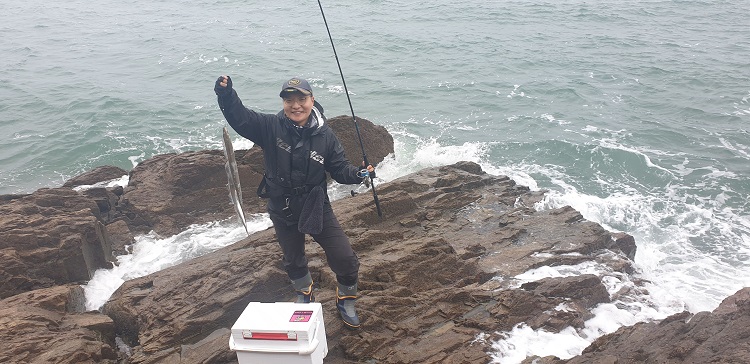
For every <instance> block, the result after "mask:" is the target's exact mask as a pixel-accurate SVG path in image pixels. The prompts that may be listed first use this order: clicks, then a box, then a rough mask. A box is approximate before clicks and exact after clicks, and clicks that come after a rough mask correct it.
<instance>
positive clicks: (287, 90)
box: [279, 87, 312, 97]
mask: <svg viewBox="0 0 750 364" xmlns="http://www.w3.org/2000/svg"><path fill="white" fill-rule="evenodd" d="M295 92H299V93H301V94H303V95H305V96H310V95H312V92H310V91H307V90H305V89H303V88H298V87H288V88H285V89H283V90H281V92H279V96H280V97H284V95H288V94H291V93H295Z"/></svg>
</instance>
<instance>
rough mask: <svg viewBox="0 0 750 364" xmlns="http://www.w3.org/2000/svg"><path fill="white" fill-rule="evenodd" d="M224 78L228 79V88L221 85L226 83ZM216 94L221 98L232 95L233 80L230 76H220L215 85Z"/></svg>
mask: <svg viewBox="0 0 750 364" xmlns="http://www.w3.org/2000/svg"><path fill="white" fill-rule="evenodd" d="M224 77H226V78H227V86H226V87H224V86H222V85H221V81H224ZM214 92H215V93H216V95H217V96H219V97H223V96H226V95H231V94H232V78H231V77H229V76H220V77H219V78H218V79H216V84H214Z"/></svg>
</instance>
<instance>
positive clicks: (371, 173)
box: [369, 169, 375, 179]
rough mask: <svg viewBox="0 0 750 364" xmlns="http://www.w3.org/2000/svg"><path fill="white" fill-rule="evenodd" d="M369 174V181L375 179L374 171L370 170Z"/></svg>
mask: <svg viewBox="0 0 750 364" xmlns="http://www.w3.org/2000/svg"><path fill="white" fill-rule="evenodd" d="M369 173H370V179H373V178H375V170H374V169H373V170H372V172H369Z"/></svg>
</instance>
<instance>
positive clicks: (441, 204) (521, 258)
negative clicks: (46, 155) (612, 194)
mask: <svg viewBox="0 0 750 364" xmlns="http://www.w3.org/2000/svg"><path fill="white" fill-rule="evenodd" d="M343 121H344V122H346V118H344V120H343ZM348 121H349V122H350V121H351V120H350V118H349V119H348ZM351 139H352V138H347V140H351ZM357 147H358V145H357ZM387 149H388V148H387V146H386V148H385V149H382V151H383V152H385V151H386V150H387ZM390 150H391V152H392V144H391V145H390ZM237 152H238V153H237V159H238V164H239V165H240V174H241V175H242V178H243V180H242V182H243V188H244V189H245V191H243V192H244V196H245V199H246V201H245V203H246V210H247V212H255V211H258V212H259V211H262V210H263V209H264V205H263V202H262V200H259V199H257V198H255V194H254V192H255V191H254V189H255V187H256V186H257V179H258V178H259V176H260V173H262V169H260V168H261V167H260V166H261V159H260V154H259V153H260V151H259V150H254V149H251V150H249V151H237ZM348 154H349V153H348ZM374 154H375V153H374ZM386 154H387V153H386ZM353 156H358V155H357V154H356V152H351V154H349V158H350V159H352V160H354V159H355V158H354V157H353ZM382 156H383V157H385V154H383V155H382ZM371 158H372V159H375V158H374V157H372V156H371ZM381 160H382V158H381ZM371 162H373V163H374V162H375V161H373V160H371ZM223 164H224V159H223V153H222V152H221V151H202V152H190V153H183V154H179V155H164V156H156V157H154V158H152V159H149V160H147V161H144V162H143V163H141V164H140V165H139V166H138V167H136V168H135V169H134V170H133V171H131V172H130V178H131V180H130V184H129V185H128V187H126V188H124V189H122V188H120V189H117V188H98V189H90V190H84V191H80V192H76V191H73V190H71V189H70V188H60V189H44V190H39V191H37V192H35V193H34V194H31V195H5V196H2V197H1V198H0V212H2V214H1V215H0V234H1V235H0V236H1V238H0V244H2V245H1V246H0V253H1V254H2V255H1V256H0V259H2V262H1V263H2V264H0V275H2V278H3V280H2V282H4V283H3V286H2V287H1V288H2V290H0V292H2V294H3V296H1V297H0V298H2V301H0V304H2V306H1V307H0V335H2V336H0V340H2V342H3V345H0V362H9V363H13V362H29V363H38V362H56V363H235V362H237V358H236V354H235V353H234V352H232V351H230V350H229V348H228V345H227V341H228V338H229V332H230V328H231V326H232V324H233V323H234V322H235V321H236V319H237V318H238V317H239V315H240V313H241V312H242V310H243V309H244V308H245V307H246V306H247V304H248V303H249V302H253V301H264V302H273V301H291V300H293V299H294V297H293V292H292V290H291V287H290V285H289V282H288V279H287V277H286V273H285V272H284V271H283V269H282V268H281V251H280V249H279V247H278V244H277V243H276V241H275V239H274V233H273V229H268V230H265V231H261V232H258V233H256V234H253V235H252V236H251V237H248V238H246V239H243V240H241V241H239V242H237V243H235V244H233V245H230V246H227V247H225V248H222V249H220V250H217V251H215V252H212V253H209V254H206V255H203V256H201V257H198V258H195V259H193V260H190V261H188V262H184V263H182V264H179V265H177V266H174V267H171V268H167V269H164V270H162V271H159V272H156V273H153V274H150V275H147V276H144V277H140V278H136V279H132V280H129V281H127V282H125V283H124V284H123V285H122V286H121V287H120V288H119V289H118V290H117V292H115V294H114V295H113V296H112V297H111V299H110V300H109V302H108V303H107V304H106V305H105V306H104V307H103V308H102V310H101V312H99V311H94V312H84V311H85V308H84V304H83V302H84V301H83V300H84V298H83V293H82V289H81V287H80V284H82V283H85V281H86V280H88V279H89V277H90V274H91V273H92V271H93V270H95V269H96V268H98V267H107V266H108V265H109V260H111V258H112V254H111V253H109V251H111V250H112V249H114V250H115V251H118V252H126V249H125V247H126V246H127V245H128V244H129V243H132V241H133V236H134V235H136V234H138V233H142V232H143V231H146V230H148V229H154V230H156V231H157V232H159V233H161V234H169V233H171V232H172V231H179V230H180V229H182V228H184V227H185V226H187V225H184V224H186V223H187V222H188V221H192V222H193V223H195V222H200V221H211V220H212V219H217V218H225V217H228V216H230V215H231V214H232V211H231V208H232V207H231V205H230V204H229V203H228V197H227V192H226V177H225V174H224V170H223ZM115 174H116V173H115ZM108 176H111V175H108ZM102 178H103V177H102ZM253 178H256V179H253ZM91 182H93V183H91ZM96 182H100V181H96V178H94V179H88V180H86V184H94V183H96ZM146 191H148V192H146ZM378 194H379V198H380V203H381V206H382V210H383V212H384V217H383V218H380V217H378V216H377V214H376V212H375V208H374V203H373V200H372V195H371V194H369V193H363V194H359V195H356V196H353V197H348V198H344V199H341V200H338V201H334V202H333V207H334V210H335V211H336V214H337V216H338V218H339V221H340V222H341V224H342V226H343V227H344V229H345V230H346V232H347V234H348V235H349V237H350V239H351V242H352V244H353V246H354V248H355V250H356V251H357V253H358V255H359V257H360V262H361V268H360V282H359V287H360V290H361V297H360V299H359V300H358V302H357V307H358V311H359V315H360V318H361V319H362V321H363V324H362V327H361V328H360V329H359V330H356V331H353V330H349V329H347V328H345V327H344V326H343V324H342V323H341V322H340V320H339V318H338V313H337V312H336V309H335V296H334V294H335V287H336V281H335V277H334V275H333V273H332V272H331V271H330V269H329V268H328V265H327V262H326V257H325V254H323V252H322V250H321V249H320V248H319V247H318V246H317V244H315V243H314V242H313V241H312V240H310V239H308V243H309V244H308V246H307V251H308V257H309V260H310V269H311V273H312V275H313V278H314V281H315V290H316V297H317V300H318V301H319V302H321V303H322V305H323V310H324V319H325V323H326V329H327V339H328V346H329V353H328V356H327V358H326V360H325V362H326V363H332V364H334V363H353V362H360V363H486V362H489V361H491V359H492V357H491V354H490V352H491V350H492V349H491V343H492V340H496V339H498V338H499V336H498V332H505V331H510V330H512V329H513V327H515V326H516V325H518V324H525V325H528V326H529V327H531V328H534V329H540V328H543V329H545V330H547V331H551V332H558V331H560V330H562V329H565V328H567V327H574V328H581V327H583V324H584V322H585V320H587V319H588V318H590V317H591V316H592V314H591V309H592V308H593V307H595V306H596V305H597V304H600V303H606V302H610V301H611V300H612V299H613V297H610V294H609V293H607V289H606V287H605V284H604V283H603V282H602V280H601V278H600V277H598V276H596V275H590V274H589V275H580V276H572V277H558V278H545V279H541V280H536V281H530V282H526V283H523V284H521V283H520V282H518V281H517V280H516V279H515V278H514V277H515V276H517V275H519V274H521V273H524V272H527V271H529V270H531V269H534V268H539V267H545V266H558V265H576V264H581V263H587V262H589V263H592V264H594V263H595V264H598V265H600V266H602V267H606V269H608V270H609V271H611V272H614V273H616V274H630V273H632V272H633V271H634V268H633V266H632V260H631V259H632V258H633V256H634V254H635V241H634V240H633V239H632V237H631V236H629V235H627V234H623V233H617V234H613V233H610V232H608V231H606V230H605V229H603V228H602V227H601V226H599V225H598V224H595V223H592V222H589V221H586V220H585V219H583V217H582V216H581V214H580V213H578V212H577V211H575V210H574V209H572V208H570V207H563V208H559V209H554V210H543V211H537V210H536V209H534V208H533V206H534V204H535V203H536V202H539V201H541V200H542V199H543V198H544V192H543V191H530V190H529V189H528V188H526V187H523V186H519V185H516V184H515V182H514V181H512V180H511V179H509V178H507V177H504V176H492V175H489V174H486V173H484V172H483V171H482V170H481V168H480V167H479V166H478V165H477V164H474V163H470V162H460V163H456V164H454V165H450V166H444V167H439V168H432V169H426V170H422V171H419V172H417V173H414V174H411V175H408V176H405V177H402V178H399V179H397V180H394V181H390V182H389V183H384V184H382V185H378ZM225 200H226V201H225ZM108 249H109V250H108ZM87 257H88V258H87ZM66 262H68V263H67V264H66ZM73 262H78V263H75V264H73ZM76 267H77V269H74V268H76ZM749 296H750V294H749V293H748V291H747V289H745V290H742V291H740V292H738V293H737V294H736V295H735V296H733V297H730V298H728V299H727V300H726V301H725V302H724V303H723V304H722V305H721V306H720V307H719V308H717V309H716V310H715V311H714V312H702V313H699V314H696V315H691V314H689V313H683V314H678V315H674V316H672V317H670V318H667V319H665V320H663V321H661V322H652V323H641V324H637V325H634V326H632V327H624V328H621V329H620V330H618V331H617V332H615V333H613V334H609V335H606V336H603V337H602V338H600V339H598V340H597V341H595V342H594V343H593V344H592V345H591V346H590V347H589V348H588V349H586V351H585V352H584V353H583V354H582V355H580V356H578V357H575V358H572V359H569V360H560V359H558V358H554V357H547V358H529V359H527V360H526V362H528V363H532V362H534V363H636V362H651V363H682V362H685V363H697V362H718V363H730V362H731V363H735V362H747V353H748V352H749V350H750V349H749V348H748V345H749V344H748V341H747V337H748V336H749V335H750V334H748V329H747V327H748V319H750V314H749V312H750V311H748V307H750V306H748V302H749V300H748V297H749ZM560 307H564V309H560ZM121 349H122V350H121Z"/></svg>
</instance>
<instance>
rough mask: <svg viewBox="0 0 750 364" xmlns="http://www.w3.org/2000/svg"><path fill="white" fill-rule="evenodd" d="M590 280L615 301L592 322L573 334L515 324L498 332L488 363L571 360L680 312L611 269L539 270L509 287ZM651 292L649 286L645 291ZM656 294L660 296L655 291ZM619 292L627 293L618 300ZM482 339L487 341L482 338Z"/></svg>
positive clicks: (564, 308) (671, 302)
mask: <svg viewBox="0 0 750 364" xmlns="http://www.w3.org/2000/svg"><path fill="white" fill-rule="evenodd" d="M583 274H593V275H596V276H598V277H600V279H601V280H602V283H603V284H604V286H605V287H606V288H607V292H608V293H609V294H610V296H611V297H613V298H615V300H614V301H613V302H611V303H603V304H599V305H597V306H596V307H594V309H593V310H592V311H591V312H592V314H593V315H594V317H592V318H591V319H589V320H587V321H586V322H585V324H584V327H583V328H581V329H576V328H573V327H567V328H564V329H563V330H561V331H560V332H549V331H546V330H544V329H538V330H534V329H532V328H531V327H529V326H527V325H526V324H518V325H516V326H515V327H514V328H513V330H511V331H510V332H501V333H499V335H500V336H501V337H502V339H500V340H498V341H496V342H494V343H492V348H493V349H494V352H493V353H492V363H500V364H517V363H520V362H521V361H523V360H524V359H526V358H527V357H529V356H534V355H537V356H540V357H543V356H548V355H554V356H557V357H558V358H561V359H570V358H572V357H574V356H576V355H580V354H581V353H582V352H583V349H585V348H586V347H587V346H588V345H589V344H590V343H591V342H593V341H594V340H596V339H597V338H599V337H601V336H602V335H605V334H608V333H612V332H615V331H616V330H617V329H619V328H620V327H622V326H630V325H633V324H635V323H637V322H643V321H650V320H658V319H663V318H665V317H667V316H668V315H671V314H674V313H677V312H680V311H682V309H683V306H682V304H681V302H679V301H677V300H675V299H671V300H670V299H664V296H661V295H659V296H658V297H657V298H655V299H652V298H651V297H650V296H649V295H648V294H646V293H644V292H651V294H652V295H653V293H654V292H652V291H651V289H638V287H636V286H635V284H634V283H633V282H632V281H631V279H630V277H629V276H628V275H626V274H623V273H620V272H616V271H613V270H612V269H611V268H609V267H607V266H605V265H602V264H599V263H595V262H584V263H580V264H577V265H572V266H571V265H563V266H555V267H539V268H536V269H532V270H529V271H527V272H524V273H523V274H519V275H517V276H515V277H513V278H512V279H511V280H510V281H509V282H508V283H509V284H510V285H509V287H511V288H512V287H519V286H520V285H522V284H524V283H527V282H534V281H538V280H540V279H543V278H549V277H570V276H578V275H583ZM648 286H649V288H650V285H648ZM656 291H659V290H658V289H656ZM620 292H629V293H628V294H627V295H621V294H620ZM555 310H556V311H567V310H568V307H567V306H565V305H564V304H562V305H558V306H557V307H556V308H555ZM485 336H486V335H485Z"/></svg>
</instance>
